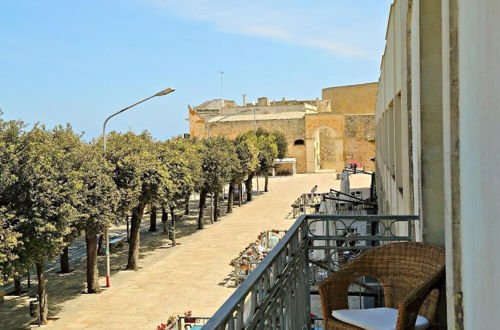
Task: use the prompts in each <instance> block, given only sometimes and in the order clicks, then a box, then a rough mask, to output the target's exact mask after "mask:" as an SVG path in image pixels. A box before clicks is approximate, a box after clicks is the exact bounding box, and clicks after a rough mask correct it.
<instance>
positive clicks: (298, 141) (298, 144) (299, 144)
mask: <svg viewBox="0 0 500 330" xmlns="http://www.w3.org/2000/svg"><path fill="white" fill-rule="evenodd" d="M293 145H294V146H303V145H304V140H295V142H293Z"/></svg>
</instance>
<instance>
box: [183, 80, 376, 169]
mask: <svg viewBox="0 0 500 330" xmlns="http://www.w3.org/2000/svg"><path fill="white" fill-rule="evenodd" d="M377 86H378V85H377V83H369V84H362V85H352V86H341V87H331V88H325V89H323V93H322V99H321V100H319V99H317V100H305V101H295V100H285V99H283V100H281V101H274V100H273V101H270V100H269V99H267V98H266V97H261V98H259V99H258V101H257V102H256V103H248V104H247V103H246V102H245V99H243V104H242V105H237V104H236V103H235V102H234V101H227V100H220V99H216V100H212V101H207V102H204V103H203V104H200V105H198V106H196V107H194V108H191V107H189V126H190V135H191V136H197V137H209V136H225V137H228V138H235V137H236V136H237V135H239V134H241V133H244V132H247V131H249V130H253V129H257V128H259V127H261V128H264V129H267V130H279V131H281V132H283V133H284V134H285V136H286V138H287V140H288V146H289V147H288V155H287V157H291V158H295V159H296V161H297V163H296V167H297V172H298V173H313V172H319V171H341V170H342V169H343V168H344V166H345V165H346V164H347V163H348V162H349V161H351V160H356V161H359V162H361V163H362V164H363V165H364V167H365V169H367V170H373V168H374V164H373V162H372V161H371V160H370V159H371V158H373V157H374V156H375V126H374V114H375V103H376V102H375V100H376V94H377Z"/></svg>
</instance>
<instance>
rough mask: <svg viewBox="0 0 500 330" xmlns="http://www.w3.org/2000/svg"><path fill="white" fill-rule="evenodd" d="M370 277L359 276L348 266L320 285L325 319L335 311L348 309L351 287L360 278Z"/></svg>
mask: <svg viewBox="0 0 500 330" xmlns="http://www.w3.org/2000/svg"><path fill="white" fill-rule="evenodd" d="M361 276H368V275H366V274H359V273H358V272H357V271H356V269H352V268H351V267H349V264H347V265H346V266H345V267H344V268H342V269H340V270H338V271H336V272H334V273H333V274H331V275H330V276H328V278H326V279H325V280H324V281H323V282H321V283H320V284H319V285H318V290H319V294H320V299H321V308H322V310H323V317H324V318H325V319H326V318H327V317H331V313H332V311H333V310H338V309H347V308H348V302H347V294H348V290H349V285H350V284H351V283H352V282H353V281H354V280H355V279H357V278H358V277H361Z"/></svg>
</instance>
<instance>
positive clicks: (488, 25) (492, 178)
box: [458, 0, 500, 329]
mask: <svg viewBox="0 0 500 330" xmlns="http://www.w3.org/2000/svg"><path fill="white" fill-rule="evenodd" d="M458 8H459V19H458V22H459V23H458V24H459V25H458V27H459V28H458V35H459V57H458V58H459V64H458V65H459V84H460V85H459V86H460V87H459V89H460V96H459V108H460V119H459V122H460V166H461V169H460V172H461V175H460V192H461V198H460V199H461V223H462V225H461V242H462V290H463V304H464V325H465V329H499V328H500V255H499V250H500V235H499V234H500V174H499V170H500V21H499V13H500V1H498V0H480V1H471V0H458Z"/></svg>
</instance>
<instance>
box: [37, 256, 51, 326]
mask: <svg viewBox="0 0 500 330" xmlns="http://www.w3.org/2000/svg"><path fill="white" fill-rule="evenodd" d="M36 275H37V277H38V308H39V313H40V321H41V324H44V325H45V324H47V316H48V314H49V301H48V297H47V290H46V288H45V269H44V265H43V263H39V262H37V263H36Z"/></svg>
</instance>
